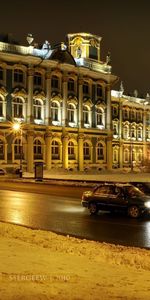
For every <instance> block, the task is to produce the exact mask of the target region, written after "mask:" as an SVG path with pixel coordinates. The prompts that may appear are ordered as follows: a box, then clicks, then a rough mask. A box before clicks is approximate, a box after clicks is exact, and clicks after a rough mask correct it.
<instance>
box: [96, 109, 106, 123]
mask: <svg viewBox="0 0 150 300" xmlns="http://www.w3.org/2000/svg"><path fill="white" fill-rule="evenodd" d="M103 115H104V113H103V110H102V109H101V108H98V109H97V111H96V122H97V125H100V126H101V125H104V124H103Z"/></svg>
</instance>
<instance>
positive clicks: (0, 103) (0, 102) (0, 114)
mask: <svg viewBox="0 0 150 300" xmlns="http://www.w3.org/2000/svg"><path fill="white" fill-rule="evenodd" d="M3 103H4V102H3V99H2V97H0V117H3Z"/></svg>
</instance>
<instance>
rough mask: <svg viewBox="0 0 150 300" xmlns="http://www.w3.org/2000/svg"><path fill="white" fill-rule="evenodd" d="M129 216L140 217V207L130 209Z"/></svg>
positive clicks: (133, 206) (134, 206)
mask: <svg viewBox="0 0 150 300" xmlns="http://www.w3.org/2000/svg"><path fill="white" fill-rule="evenodd" d="M128 215H129V217H131V218H138V217H139V216H140V210H139V208H138V206H136V205H132V206H130V207H129V208H128Z"/></svg>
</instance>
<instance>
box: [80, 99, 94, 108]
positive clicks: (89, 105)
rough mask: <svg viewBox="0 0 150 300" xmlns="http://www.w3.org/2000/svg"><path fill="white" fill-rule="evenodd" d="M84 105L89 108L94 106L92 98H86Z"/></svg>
mask: <svg viewBox="0 0 150 300" xmlns="http://www.w3.org/2000/svg"><path fill="white" fill-rule="evenodd" d="M83 105H87V106H88V107H90V108H91V107H92V106H93V105H94V104H93V103H92V100H91V99H90V98H86V97H85V98H84V99H83Z"/></svg>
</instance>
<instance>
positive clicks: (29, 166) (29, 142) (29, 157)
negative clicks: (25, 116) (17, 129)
mask: <svg viewBox="0 0 150 300" xmlns="http://www.w3.org/2000/svg"><path fill="white" fill-rule="evenodd" d="M33 136H34V131H28V132H27V172H33V170H34V153H33Z"/></svg>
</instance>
